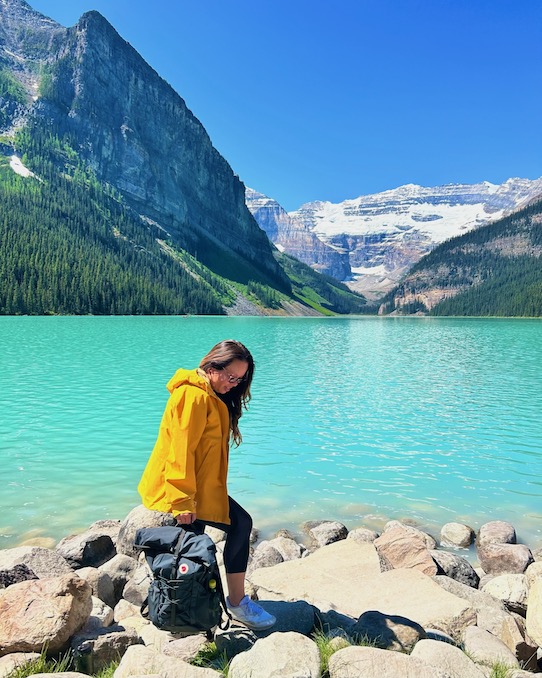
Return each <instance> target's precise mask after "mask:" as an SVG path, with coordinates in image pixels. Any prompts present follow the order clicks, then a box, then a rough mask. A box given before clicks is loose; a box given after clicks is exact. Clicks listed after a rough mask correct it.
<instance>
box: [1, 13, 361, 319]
mask: <svg viewBox="0 0 542 678" xmlns="http://www.w3.org/2000/svg"><path fill="white" fill-rule="evenodd" d="M0 135H1V136H0V144H1V147H0V153H1V154H2V156H3V160H2V158H0V170H2V173H1V175H0V176H1V177H2V178H3V186H1V188H2V189H3V191H4V196H6V195H8V194H9V195H10V196H11V197H10V205H11V206H10V213H9V214H7V215H6V219H7V221H6V220H4V222H2V221H1V220H0V223H4V226H3V227H4V228H6V229H8V231H9V237H10V238H11V240H12V246H13V247H15V251H16V252H19V253H20V256H21V257H22V260H21V261H17V260H16V259H15V258H14V256H13V254H12V255H10V257H9V258H10V260H11V261H12V268H11V269H9V270H6V271H5V274H4V278H2V277H1V276H0V280H2V279H3V280H4V281H5V280H8V277H9V276H11V277H12V282H11V284H12V285H13V284H16V282H17V283H18V284H19V285H21V284H26V285H30V282H29V281H30V280H31V279H32V280H34V278H35V280H37V279H38V278H40V276H41V279H42V284H41V288H42V289H43V288H44V286H45V287H47V285H53V286H54V287H55V288H57V287H59V286H58V285H56V283H55V281H54V276H53V277H52V273H51V271H49V270H46V268H45V269H44V270H43V271H42V270H40V271H38V274H36V276H34V277H33V274H32V273H28V275H25V274H24V273H23V275H22V276H17V275H15V273H14V272H15V271H17V270H20V269H21V267H23V268H24V267H26V266H29V265H30V264H29V261H31V262H32V263H35V261H34V260H33V254H32V252H31V251H28V249H27V240H28V237H29V236H30V235H31V236H32V238H33V239H35V241H36V242H38V241H39V243H40V252H41V253H42V258H41V259H39V262H40V265H43V266H44V267H46V263H45V262H46V259H47V248H48V247H50V246H53V243H55V245H54V246H55V247H58V246H59V243H58V238H57V236H58V233H60V232H62V233H63V236H62V240H63V242H64V243H65V245H66V252H65V255H63V256H64V260H65V261H64V260H63V261H64V263H65V264H66V266H64V265H62V266H60V267H59V270H61V271H67V270H68V269H69V270H70V271H71V274H67V273H66V275H68V276H69V275H71V278H72V280H80V279H81V276H82V273H81V271H78V270H77V261H78V256H76V255H75V252H76V251H77V252H81V251H84V249H85V247H87V248H88V251H89V253H90V252H93V255H92V257H91V258H92V260H93V262H94V263H93V265H92V271H94V272H95V273H92V274H91V273H90V272H89V271H87V272H86V273H85V275H84V276H83V277H84V278H85V280H93V279H94V284H95V285H96V286H98V287H99V290H98V289H96V290H94V292H93V294H90V292H89V293H88V294H87V293H85V294H86V297H85V299H84V301H81V303H73V304H71V303H70V301H69V300H67V303H64V302H66V299H64V298H63V297H62V296H61V295H60V292H59V295H60V296H58V299H57V297H54V298H55V299H56V301H54V303H53V301H51V303H50V304H49V305H48V306H44V305H43V304H41V305H38V306H33V305H31V307H29V306H28V304H26V305H25V304H23V303H22V302H21V305H20V306H17V305H16V306H15V307H16V308H18V309H19V311H20V312H45V311H44V309H45V308H49V310H50V312H70V310H71V312H126V309H127V308H128V309H132V312H150V313H153V312H161V313H163V312H175V313H178V312H183V311H184V312H191V313H194V312H198V309H201V312H227V313H235V312H239V311H240V309H243V311H242V312H277V313H280V312H284V307H285V306H284V304H286V306H287V308H288V309H289V312H292V308H293V309H294V310H295V312H297V313H304V312H309V311H308V310H307V308H306V299H307V296H306V295H304V294H302V290H298V289H297V288H296V287H295V284H294V285H293V284H292V281H291V280H290V278H289V277H288V275H287V274H286V273H285V271H284V268H283V266H282V265H281V264H280V263H279V261H278V259H279V253H278V252H277V250H276V249H275V248H274V247H273V246H272V244H271V243H270V242H269V239H268V238H267V236H266V234H265V232H264V231H263V230H262V229H261V228H260V227H259V226H258V224H257V223H256V221H255V220H254V218H253V217H252V215H251V214H250V212H249V210H248V209H247V207H246V205H245V201H244V196H245V187H244V185H243V183H242V182H241V181H240V180H239V178H238V177H237V176H236V175H235V174H234V172H233V170H232V169H231V167H230V166H229V164H228V163H227V161H226V160H225V159H224V158H223V157H222V156H221V155H220V154H219V153H218V151H217V150H216V149H215V148H214V147H213V145H212V143H211V140H210V138H209V136H208V134H207V132H206V131H205V129H204V127H203V126H202V125H201V123H200V122H199V121H198V119H197V118H196V117H195V116H194V115H193V113H192V112H191V111H190V110H189V109H188V108H187V106H186V104H185V102H184V101H183V99H182V98H181V97H180V96H179V95H178V94H177V93H176V92H175V91H174V90H173V89H172V88H171V87H170V86H169V85H168V84H167V83H166V82H165V81H164V80H163V79H162V78H160V76H159V75H158V74H157V73H156V72H155V71H154V70H153V69H152V68H151V67H150V66H149V65H148V64H147V63H146V62H145V61H144V60H143V59H142V57H141V56H140V55H139V54H138V53H137V52H136V51H135V50H134V49H133V48H132V47H131V46H130V45H129V44H128V43H127V42H126V41H125V40H123V39H122V38H121V37H120V36H119V35H118V33H117V32H116V31H115V29H114V28H113V27H112V26H111V25H110V24H109V23H108V22H107V21H106V20H105V19H104V17H103V16H101V15H100V14H99V13H98V12H94V11H92V12H88V13H86V14H84V15H83V16H82V17H81V19H80V20H79V22H78V23H77V24H76V25H75V26H74V27H72V28H64V27H62V26H60V25H59V24H57V23H56V22H54V21H52V20H51V19H48V18H47V17H44V16H43V15H41V14H39V13H38V12H35V11H34V10H33V9H32V8H31V7H30V6H29V5H28V4H27V3H26V2H24V0H0ZM8 168H10V169H11V170H16V168H19V170H20V169H21V168H24V172H26V175H25V176H24V177H22V176H21V172H19V174H18V175H17V176H16V177H14V176H12V175H11V174H10V173H9V171H8ZM24 172H22V173H23V174H24ZM23 179H24V181H23ZM25 182H26V183H25ZM30 185H31V186H32V187H31V188H30ZM70 191H71V194H70ZM85 192H86V193H85ZM74 195H77V196H78V200H80V201H81V202H83V203H85V204H86V203H87V202H88V201H87V198H90V202H88V204H86V206H85V208H84V210H83V212H84V215H85V217H84V219H83V214H78V213H77V204H76V203H74V201H73V197H74ZM14 196H15V198H14ZM57 197H58V200H62V201H63V207H62V210H64V211H63V212H62V211H61V210H58V209H56V208H54V209H51V213H50V215H49V216H50V218H48V219H47V224H48V230H47V231H46V230H44V229H42V230H41V231H40V232H39V233H36V231H37V229H39V228H40V226H39V223H38V222H39V216H38V214H39V212H38V211H37V206H39V205H45V206H46V207H47V208H48V207H50V206H51V204H54V203H55V201H56V200H57ZM6 199H7V198H6ZM17 200H19V202H17ZM25 211H29V212H30V213H31V214H34V215H35V223H34V224H33V225H28V224H27V228H31V229H32V232H31V233H30V232H27V234H26V236H25V237H26V240H23V239H22V235H21V241H20V242H17V243H16V242H15V241H14V238H16V236H17V233H19V234H22V231H21V229H20V228H19V229H17V228H15V224H20V223H21V215H22V214H24V212H25ZM5 213H6V208H5V206H4V214H5ZM55 214H57V215H58V217H57V218H58V221H57V222H55V216H54V215H55ZM99 214H101V215H102V219H104V224H102V225H100V224H99V219H98V215H99ZM0 216H1V215H0ZM68 219H71V220H73V222H74V228H71V229H67V230H66V228H65V227H66V223H67V220H68ZM85 219H88V222H87V223H89V224H93V226H92V228H90V227H89V228H88V229H87V230H85V223H84V220H85ZM119 220H120V221H121V222H122V228H120V227H119V223H117V222H118V221H119ZM55 223H56V224H57V233H54V230H55ZM123 229H124V230H123ZM76 234H77V238H78V239H81V238H83V239H86V242H85V243H81V242H80V241H79V240H77V242H76ZM2 242H5V239H3V240H2ZM81 248H82V250H81ZM134 251H135V252H137V257H136V259H137V270H138V273H137V275H136V274H135V269H131V264H132V263H133V260H134V256H133V254H134ZM83 258H84V256H83ZM100 258H102V259H105V260H108V261H109V260H110V261H111V267H110V268H109V269H108V271H109V274H110V275H112V276H113V277H114V280H115V281H116V282H115V283H114V284H112V281H109V282H108V281H104V280H103V279H100V273H99V271H100V267H99V265H98V260H99V259H100ZM66 262H70V263H69V265H68V263H66ZM157 262H160V263H159V264H157ZM4 265H6V264H5V262H4ZM66 267H67V268H66ZM162 267H165V269H164V271H165V272H164V275H162V274H161V268H162ZM114 271H115V273H114ZM121 272H122V273H121ZM175 275H178V277H179V280H180V279H182V280H183V281H184V282H183V283H182V285H180V283H179V280H175ZM19 278H20V280H19ZM136 278H137V279H138V280H139V281H140V283H141V297H137V298H136V297H134V299H133V300H132V301H131V303H130V304H128V305H126V304H125V303H124V302H123V301H122V300H121V299H120V298H119V295H120V289H125V290H126V289H130V288H131V287H132V286H137V285H136ZM121 279H122V280H125V283H124V286H123V285H121V283H120V280H121ZM35 284H36V285H37V282H36V283H35ZM9 285H10V283H4V300H5V299H7V297H8V296H9V298H10V299H11V304H12V305H11V306H10V307H9V308H11V309H12V312H13V308H14V306H13V304H16V301H14V300H15V298H17V299H20V298H23V297H24V298H26V299H27V300H28V303H30V299H31V294H30V293H29V289H30V288H29V287H26V288H25V289H24V290H22V292H21V295H22V296H21V295H15V296H14V295H13V294H12V293H11V290H10V289H9ZM116 285H117V286H120V287H118V289H116V299H115V300H113V299H112V298H109V297H108V291H107V290H108V289H110V290H112V289H115V286H116ZM156 285H157V286H158V287H157V288H156V290H155V292H156V295H155V297H156V298H158V297H160V298H162V297H163V298H166V297H167V298H168V299H170V302H168V303H167V304H166V305H165V306H164V305H163V304H157V303H150V301H149V299H150V296H149V294H148V293H146V292H143V290H144V289H147V288H148V287H149V286H150V287H152V286H156ZM329 285H331V287H329ZM325 286H328V289H329V291H330V298H331V297H332V296H333V295H334V294H335V287H334V283H331V282H330V281H327V282H326V284H325ZM150 287H149V289H150ZM181 288H182V289H183V290H185V291H184V292H182V291H181ZM32 289H34V291H36V289H35V288H32ZM85 289H86V288H85ZM188 289H190V290H191V292H190V294H191V295H192V297H193V296H194V294H195V292H194V290H196V289H199V290H200V291H201V290H203V292H204V294H205V295H208V294H211V295H212V296H213V303H212V304H211V305H210V306H209V304H203V305H202V306H201V305H200V304H199V302H198V301H195V300H194V298H193V299H192V301H190V300H189V299H188V297H187V296H186V295H187V294H188V292H187V291H186V290H188ZM78 294H79V296H81V295H82V294H83V292H82V291H81V289H80V290H78ZM342 294H343V292H342V290H341V295H342ZM104 295H105V297H104ZM44 296H46V295H45V293H44ZM83 296H84V295H83ZM151 296H152V295H151ZM189 296H190V295H189ZM196 296H197V295H196ZM0 298H1V297H0ZM97 298H100V299H101V300H102V302H103V303H102V302H100V303H99V304H98V303H97V302H96V301H95V300H96V299H97ZM153 298H154V297H153ZM350 298H351V301H352V309H357V308H358V307H359V306H360V305H361V306H364V305H365V301H364V299H363V298H361V297H359V296H353V295H351V297H350ZM81 299H82V297H81ZM138 299H139V301H138ZM5 303H6V302H5V301H4V304H5ZM266 303H270V304H271V307H269V306H266ZM44 304H45V302H44ZM319 305H320V307H323V308H327V310H328V311H332V310H333V306H334V305H333V302H332V301H330V300H329V299H325V298H323V299H320V304H319ZM309 306H310V304H309ZM2 308H3V312H7V311H6V308H8V307H7V306H6V305H4V307H2V306H1V303H0V311H2ZM119 308H122V309H123V310H122V311H118V310H116V309H119ZM81 309H86V311H82V310H81ZM209 309H211V310H209Z"/></svg>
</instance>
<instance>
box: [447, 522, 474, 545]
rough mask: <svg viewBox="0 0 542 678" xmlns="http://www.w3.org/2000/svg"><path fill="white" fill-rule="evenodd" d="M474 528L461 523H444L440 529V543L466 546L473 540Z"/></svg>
mask: <svg viewBox="0 0 542 678" xmlns="http://www.w3.org/2000/svg"><path fill="white" fill-rule="evenodd" d="M474 536H475V535H474V530H473V529H472V527H469V526H468V525H463V524H462V523H446V525H443V526H442V529H441V531H440V545H441V546H452V547H454V548H461V549H465V548H468V547H469V546H470V545H471V544H472V543H473V541H474Z"/></svg>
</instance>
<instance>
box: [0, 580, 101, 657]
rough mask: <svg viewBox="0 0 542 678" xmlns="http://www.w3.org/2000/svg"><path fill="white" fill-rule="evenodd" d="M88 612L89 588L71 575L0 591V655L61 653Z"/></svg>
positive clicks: (86, 618) (89, 601)
mask: <svg viewBox="0 0 542 678" xmlns="http://www.w3.org/2000/svg"><path fill="white" fill-rule="evenodd" d="M91 610H92V599H91V589H90V586H89V584H88V583H87V582H86V581H84V580H83V579H81V578H80V577H78V576H77V575H76V574H74V573H71V574H69V575H64V576H62V577H53V578H49V579H38V580H34V581H25V582H21V583H20V584H13V586H10V587H9V588H7V589H4V590H3V591H0V654H8V653H10V652H40V651H41V649H42V647H43V645H44V644H46V645H47V647H48V650H49V651H50V652H55V651H57V650H61V649H62V648H63V647H64V646H65V644H66V642H67V641H68V638H70V636H72V635H73V634H74V633H75V632H76V631H78V630H79V629H80V628H82V627H83V626H84V624H85V623H86V622H87V620H88V618H89V615H90V612H91Z"/></svg>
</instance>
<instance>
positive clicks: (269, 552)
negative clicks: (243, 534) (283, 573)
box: [247, 541, 284, 576]
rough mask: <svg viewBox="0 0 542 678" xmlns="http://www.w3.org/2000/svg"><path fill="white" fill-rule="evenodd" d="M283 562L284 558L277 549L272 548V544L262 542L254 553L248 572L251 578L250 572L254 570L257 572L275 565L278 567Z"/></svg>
mask: <svg viewBox="0 0 542 678" xmlns="http://www.w3.org/2000/svg"><path fill="white" fill-rule="evenodd" d="M282 562H284V558H283V557H282V555H281V554H280V553H279V552H278V551H277V549H276V548H274V547H273V546H271V544H270V542H268V541H262V543H261V544H258V546H257V547H256V549H255V551H254V553H253V555H252V558H251V559H250V562H249V565H248V569H247V571H248V573H249V576H250V572H252V571H253V570H257V569H259V568H260V567H273V565H278V563H282Z"/></svg>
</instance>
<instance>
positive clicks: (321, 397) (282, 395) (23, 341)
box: [0, 317, 542, 548]
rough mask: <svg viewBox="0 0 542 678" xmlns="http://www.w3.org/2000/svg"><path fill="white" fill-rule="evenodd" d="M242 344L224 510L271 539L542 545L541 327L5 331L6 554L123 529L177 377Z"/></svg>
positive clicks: (25, 324)
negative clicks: (505, 533)
mask: <svg viewBox="0 0 542 678" xmlns="http://www.w3.org/2000/svg"><path fill="white" fill-rule="evenodd" d="M226 338H235V339H238V340H240V341H242V342H243V343H245V344H246V345H247V346H248V347H249V349H250V350H251V351H252V353H253V355H254V358H255V361H256V373H255V380H254V382H253V398H252V401H251V403H250V407H249V410H248V411H247V412H246V413H245V415H244V416H243V418H242V420H241V431H242V433H243V437H244V442H243V444H242V445H241V446H240V447H239V448H237V449H236V448H232V452H231V456H230V459H231V464H230V482H229V486H230V493H231V494H232V495H233V496H234V497H235V498H236V499H237V500H238V501H239V502H240V503H241V504H243V505H244V506H245V507H246V508H247V509H248V510H249V511H250V512H251V513H252V515H253V517H254V523H255V526H256V527H258V528H260V530H261V531H262V533H263V535H264V536H267V535H269V534H270V533H271V532H272V531H274V530H276V529H278V528H281V527H285V528H288V529H291V530H293V531H294V532H296V533H299V532H300V523H301V522H302V521H304V520H317V519H336V520H340V521H342V522H344V523H345V524H346V526H347V527H348V528H349V529H353V528H355V527H358V526H361V525H365V526H369V527H373V528H377V529H378V528H381V527H382V526H383V524H384V523H385V521H386V520H389V519H392V518H397V519H404V518H408V519H411V520H412V521H415V522H416V524H419V525H420V526H422V527H423V528H425V529H429V530H430V531H432V532H433V533H434V534H435V535H436V536H438V532H439V530H440V527H441V525H442V524H443V523H445V522H448V521H451V520H458V521H461V522H466V523H469V524H470V525H472V527H474V528H475V529H476V528H478V527H479V526H480V525H481V524H482V523H483V522H486V521H487V520H492V519H502V520H508V521H510V522H512V523H513V524H514V525H515V526H516V529H517V531H518V539H519V540H520V541H523V542H525V543H527V544H529V545H530V546H531V547H537V546H540V545H542V442H541V441H542V422H541V416H540V413H541V412H542V371H541V366H542V321H540V320H523V319H518V320H509V319H474V318H462V319H448V318H421V317H416V318H376V317H359V318H219V317H1V318H0V461H1V466H0V487H1V490H0V548H6V547H11V546H14V545H16V544H19V543H21V542H23V541H25V540H28V539H31V538H35V537H51V538H54V539H60V538H61V537H63V536H65V535H67V534H70V533H73V532H74V531H78V530H82V529H84V528H85V527H87V526H88V525H89V524H90V523H92V522H93V521H95V520H98V519H102V518H123V517H124V516H125V515H126V514H127V513H128V511H130V509H131V508H133V506H135V505H136V504H138V503H139V498H138V494H137V491H136V486H137V483H138V481H139V477H140V475H141V472H142V470H143V467H144V466H145V464H146V461H147V458H148V456H149V454H150V451H151V449H152V446H153V444H154V440H155V436H156V433H157V430H158V426H159V422H160V419H161V416H162V410H163V407H164V405H165V402H166V400H167V395H168V393H167V391H166V389H165V384H166V382H167V380H168V379H169V378H170V376H171V375H172V374H173V372H174V371H175V370H176V369H177V368H178V367H196V366H197V364H198V363H199V360H200V358H201V357H202V356H203V355H204V354H205V353H206V352H207V351H208V349H209V348H211V346H212V345H213V344H215V343H216V342H217V341H219V340H221V339H226Z"/></svg>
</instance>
